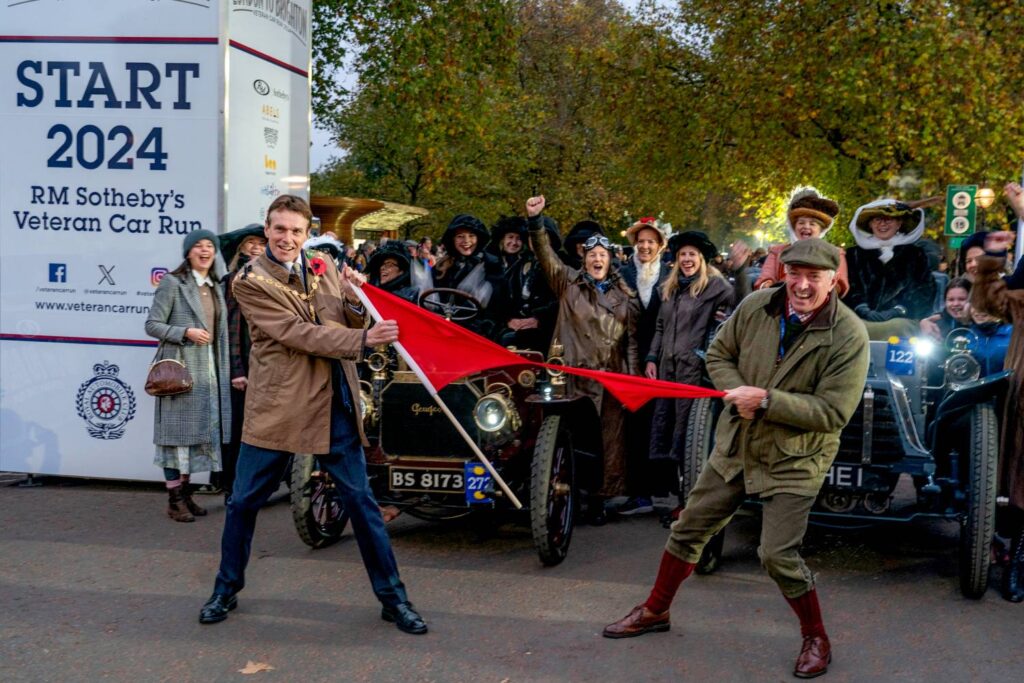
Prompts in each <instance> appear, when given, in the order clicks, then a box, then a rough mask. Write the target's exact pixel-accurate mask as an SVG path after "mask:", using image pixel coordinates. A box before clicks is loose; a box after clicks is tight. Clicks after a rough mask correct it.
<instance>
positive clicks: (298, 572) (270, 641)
mask: <svg viewBox="0 0 1024 683" xmlns="http://www.w3.org/2000/svg"><path fill="white" fill-rule="evenodd" d="M164 500H165V498H164V496H163V494H162V493H161V491H159V490H158V489H156V488H151V487H148V486H142V485H115V484H111V483H103V482H85V483H65V484H64V485H61V484H60V483H59V482H54V483H51V484H49V485H47V486H44V487H42V488H35V489H17V488H13V487H10V486H0V681H5V682H7V681H62V682H63V681H100V680H112V681H172V680H173V681H200V680H202V681H246V680H254V681H261V680H263V681H374V682H377V681H473V682H493V683H500V682H502V681H508V682H509V683H512V682H519V681H594V680H600V681H629V682H632V681H673V682H678V681H683V680H699V681H703V680H714V681H715V682H716V683H720V682H725V681H791V680H795V679H793V678H792V677H791V676H790V675H789V670H790V667H791V666H792V661H793V658H794V657H795V655H796V652H797V650H798V648H799V640H800V639H799V633H798V627H797V622H796V618H795V617H794V616H793V614H792V613H791V612H790V610H789V608H788V607H787V606H786V604H785V602H784V601H783V599H782V597H781V596H780V595H779V593H778V591H777V590H776V588H775V586H774V584H772V583H771V581H770V580H769V579H768V578H767V577H766V576H765V574H764V573H763V571H762V570H761V569H760V567H759V566H758V563H757V560H756V555H755V553H754V548H755V546H756V538H757V533H758V520H757V519H755V518H749V519H743V520H740V521H739V522H736V523H734V524H733V526H732V527H730V533H729V537H728V541H727V543H726V550H725V565H724V566H723V568H722V570H720V572H719V573H717V574H715V575H713V576H710V577H694V578H692V579H690V580H688V581H687V582H686V583H685V584H684V586H683V590H682V591H681V593H680V595H679V597H678V599H677V600H676V603H675V605H674V606H673V610H672V615H673V627H672V631H671V632H669V633H665V634H652V635H648V636H645V637H642V638H637V639H630V640H624V641H609V640H607V639H604V638H601V636H600V630H601V627H602V626H603V625H604V624H605V623H606V622H608V621H611V620H612V619H614V618H618V617H619V616H621V615H622V614H624V613H625V612H626V611H627V610H628V609H629V608H630V607H631V606H632V605H634V604H636V603H637V602H639V601H641V600H642V599H643V598H644V597H645V596H646V594H647V590H648V589H649V587H650V584H651V582H652V580H653V577H654V572H655V570H656V568H657V562H658V558H659V556H660V553H661V547H662V544H663V542H664V538H665V533H666V532H665V531H664V530H663V529H662V528H661V527H660V525H658V523H657V522H656V521H655V520H654V519H652V518H650V517H647V518H642V519H630V520H623V521H619V522H616V523H612V524H609V525H608V526H606V527H603V528H590V527H583V528H580V529H578V530H577V535H576V537H575V538H574V540H573V546H572V550H571V552H570V555H569V558H568V560H567V561H566V562H564V563H563V564H562V565H561V566H558V567H555V568H543V567H541V566H540V564H539V562H538V561H537V559H536V556H535V554H534V551H533V548H532V544H531V542H530V538H529V534H528V532H527V530H526V529H525V527H516V526H514V525H508V526H505V527H502V528H501V530H500V531H499V533H498V535H497V537H496V538H493V539H490V540H487V541H483V542H481V541H478V540H477V539H476V537H475V536H474V534H473V533H472V532H471V531H470V530H468V529H466V528H460V527H452V526H447V527H444V526H436V525H429V524H425V523H422V522H419V521H417V520H413V519H409V518H408V517H407V516H406V517H402V518H400V519H399V520H397V521H396V522H395V523H394V524H393V525H392V532H393V538H394V543H395V549H396V553H397V555H398V558H399V563H400V566H401V569H402V574H403V578H404V579H405V581H406V584H407V585H408V586H409V589H410V593H411V596H412V598H413V600H414V601H415V602H416V604H417V606H418V607H419V608H420V609H421V611H422V612H423V614H424V615H425V616H426V617H427V619H428V621H429V622H430V628H431V631H430V633H429V634H428V635H426V636H409V635H405V634H402V633H400V632H398V631H397V630H396V629H395V628H394V627H393V626H391V625H390V624H386V623H384V622H382V621H381V620H380V618H379V609H378V606H377V605H376V604H375V601H374V598H373V596H372V594H371V592H370V590H369V585H368V582H367V579H366V576H365V573H364V571H363V568H362V564H361V563H360V561H359V558H358V551H357V549H356V546H355V542H354V540H353V539H352V538H351V536H346V538H345V539H343V541H342V542H341V543H339V544H337V545H335V546H333V547H331V548H327V549H324V550H319V551H311V550H309V549H307V548H306V547H305V546H304V545H302V544H301V542H300V541H299V539H298V537H297V535H296V534H295V532H294V530H293V529H292V527H291V521H290V514H289V510H288V507H287V505H286V504H285V503H283V502H281V503H277V504H275V505H271V506H270V507H268V508H267V509H266V510H264V511H263V513H262V514H261V518H260V528H259V530H258V532H257V537H256V540H255V542H254V545H253V561H252V564H251V565H250V571H249V574H248V580H249V586H248V587H247V588H246V590H245V591H244V593H243V594H242V595H241V597H240V607H239V609H238V610H237V611H235V612H233V613H232V615H231V618H230V619H229V620H228V621H227V622H224V623H222V624H218V625H214V626H201V625H200V624H198V623H197V622H196V616H197V614H198V610H199V607H200V605H201V604H202V602H203V601H204V600H205V598H206V597H207V596H208V594H209V592H210V589H211V587H212V581H213V576H214V573H215V570H216V564H217V559H218V544H219V539H220V530H221V524H222V521H223V507H222V505H220V504H219V501H220V499H219V498H218V497H205V498H204V501H205V502H208V503H210V504H211V505H210V507H211V515H210V516H208V517H206V518H203V519H200V520H199V521H197V522H196V523H195V524H175V523H172V522H170V521H169V520H168V519H167V518H166V517H165V516H164V513H163V504H164ZM955 534H956V528H955V526H953V525H950V524H948V523H943V522H927V523H922V524H915V525H913V526H904V527H897V528H890V529H875V530H872V531H870V532H855V533H850V532H844V533H835V532H828V531H824V530H812V532H811V533H810V534H809V536H808V542H807V546H806V549H805V550H806V553H805V554H806V556H807V557H808V560H809V562H810V563H811V565H812V567H813V568H814V569H815V570H816V571H818V572H819V585H820V592H821V594H822V598H823V603H824V604H823V609H824V614H825V621H826V624H827V626H828V627H829V631H830V633H831V636H832V640H833V643H834V648H835V653H836V654H835V661H834V663H833V665H832V668H831V670H830V672H829V674H828V676H827V677H826V678H825V679H824V680H827V681H831V682H833V683H836V682H839V681H858V682H860V681H942V683H954V682H957V681H1015V682H1016V681H1020V680H1022V679H1024V637H1022V636H1024V607H1022V606H1018V605H1011V604H1010V603H1007V602H1005V601H1003V600H1002V599H1000V598H999V597H998V595H997V593H996V592H995V590H990V591H989V593H988V595H987V596H986V597H985V598H984V599H982V600H980V601H971V600H965V599H963V598H961V597H960V596H959V594H958V592H957V581H956V555H955V545H956V544H955V540H956V535H955ZM996 574H997V572H993V579H995V578H996V576H995V575H996ZM994 588H995V583H994V582H993V589H994ZM248 661H254V662H264V663H268V664H270V665H271V666H273V667H274V670H273V671H269V672H263V673H257V674H253V675H251V676H247V675H244V674H241V673H239V671H238V670H239V669H242V668H243V667H245V665H246V663H247V662H248Z"/></svg>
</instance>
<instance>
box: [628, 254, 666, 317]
mask: <svg viewBox="0 0 1024 683" xmlns="http://www.w3.org/2000/svg"><path fill="white" fill-rule="evenodd" d="M633 265H635V266H636V289H637V294H639V295H640V301H642V302H643V304H644V308H647V306H648V304H650V302H651V292H652V291H654V285H656V284H658V276H659V275H661V258H660V254H655V256H654V260H653V261H651V262H650V263H641V262H640V255H639V254H637V253H636V252H633Z"/></svg>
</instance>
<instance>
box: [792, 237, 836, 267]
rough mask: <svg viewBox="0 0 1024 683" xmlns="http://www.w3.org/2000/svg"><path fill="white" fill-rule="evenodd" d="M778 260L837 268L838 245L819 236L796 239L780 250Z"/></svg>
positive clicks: (800, 264) (802, 264) (793, 263)
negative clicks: (780, 253)
mask: <svg viewBox="0 0 1024 683" xmlns="http://www.w3.org/2000/svg"><path fill="white" fill-rule="evenodd" d="M779 260H780V261H782V263H783V264H785V265H799V266H809V267H811V268H821V269H822V270H839V247H837V246H835V245H834V244H829V243H828V242H826V241H825V240H823V239H821V238H819V237H812V238H810V239H806V240H797V241H796V242H793V244H791V245H789V246H788V247H786V248H785V249H783V250H782V255H781V256H780V257H779Z"/></svg>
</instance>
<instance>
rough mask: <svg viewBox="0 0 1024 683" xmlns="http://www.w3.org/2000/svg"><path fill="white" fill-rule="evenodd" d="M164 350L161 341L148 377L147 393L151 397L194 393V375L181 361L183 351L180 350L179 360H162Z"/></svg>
mask: <svg viewBox="0 0 1024 683" xmlns="http://www.w3.org/2000/svg"><path fill="white" fill-rule="evenodd" d="M163 348H164V342H163V341H161V342H160V346H158V347H157V349H156V355H155V356H153V362H152V363H151V364H150V366H149V374H148V375H146V393H147V394H149V395H150V396H175V395H177V394H184V393H187V392H189V391H192V373H190V372H189V371H188V368H186V367H185V364H184V363H182V362H181V360H180V356H181V349H179V350H178V356H179V358H163V359H160V353H161V351H163ZM158 359H159V360H158Z"/></svg>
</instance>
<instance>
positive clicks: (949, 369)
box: [945, 353, 981, 384]
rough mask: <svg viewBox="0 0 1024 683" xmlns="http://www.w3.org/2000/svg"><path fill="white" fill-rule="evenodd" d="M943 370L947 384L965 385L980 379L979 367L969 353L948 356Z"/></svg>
mask: <svg viewBox="0 0 1024 683" xmlns="http://www.w3.org/2000/svg"><path fill="white" fill-rule="evenodd" d="M945 369H946V383H947V384H965V383H967V382H973V381H974V380H976V379H978V378H979V377H981V365H980V364H979V363H978V361H977V360H976V359H975V358H974V356H972V355H971V354H969V353H958V354H955V355H953V356H950V357H949V359H948V360H947V361H946V368H945Z"/></svg>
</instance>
